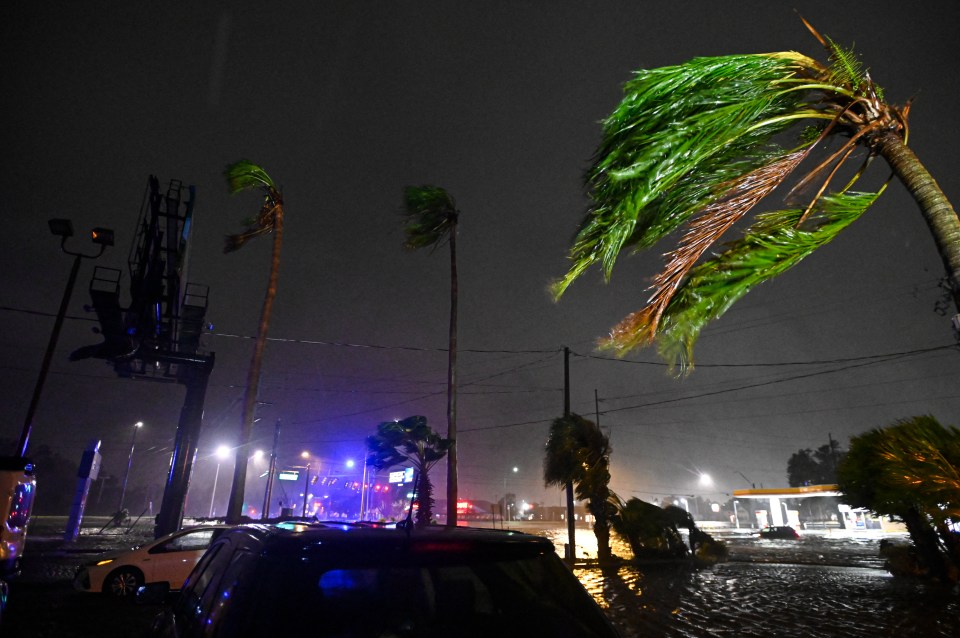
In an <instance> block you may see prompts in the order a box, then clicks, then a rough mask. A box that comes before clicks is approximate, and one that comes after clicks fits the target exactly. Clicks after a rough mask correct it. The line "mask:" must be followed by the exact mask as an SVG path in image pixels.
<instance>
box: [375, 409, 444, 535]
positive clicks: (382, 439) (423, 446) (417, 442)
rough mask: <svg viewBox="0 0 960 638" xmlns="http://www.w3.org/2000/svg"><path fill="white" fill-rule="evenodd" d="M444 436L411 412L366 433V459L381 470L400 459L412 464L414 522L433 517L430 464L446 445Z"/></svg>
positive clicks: (441, 453)
mask: <svg viewBox="0 0 960 638" xmlns="http://www.w3.org/2000/svg"><path fill="white" fill-rule="evenodd" d="M450 447H451V444H450V441H449V440H448V439H444V438H441V437H440V435H439V434H437V433H436V432H434V431H433V430H432V429H430V426H429V425H427V418H426V417H423V416H411V417H407V418H406V419H403V420H402V421H386V422H384V423H381V424H379V425H378V426H377V433H376V434H374V435H373V436H368V437H367V450H368V451H369V456H368V457H367V462H368V463H369V464H370V465H372V466H373V467H375V468H377V469H378V470H381V469H383V468H387V467H393V466H394V465H400V464H402V463H409V464H411V465H412V466H413V468H414V470H415V472H416V474H417V480H416V488H415V489H416V494H415V498H416V501H417V503H418V504H419V508H418V509H417V516H416V526H417V527H423V526H424V525H429V524H430V521H431V520H432V519H433V502H434V501H433V483H432V482H431V481H430V468H432V467H433V466H434V465H435V464H436V463H437V462H438V461H439V460H440V459H442V458H443V457H444V456H445V455H446V454H447V452H448V450H449V449H450Z"/></svg>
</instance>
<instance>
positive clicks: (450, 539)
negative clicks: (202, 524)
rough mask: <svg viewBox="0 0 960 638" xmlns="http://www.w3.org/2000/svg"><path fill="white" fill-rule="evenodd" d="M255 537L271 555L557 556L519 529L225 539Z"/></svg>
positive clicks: (284, 526) (354, 528)
mask: <svg viewBox="0 0 960 638" xmlns="http://www.w3.org/2000/svg"><path fill="white" fill-rule="evenodd" d="M238 534H239V535H245V536H248V537H253V538H254V539H256V540H257V541H258V543H259V544H260V545H261V546H262V547H263V548H264V550H267V551H270V552H279V553H288V552H302V551H304V550H305V549H310V548H316V547H319V546H326V547H330V546H335V547H343V548H344V549H347V548H354V547H355V548H364V550H367V549H370V550H378V551H391V552H392V551H415V552H418V553H435V554H445V553H451V552H455V553H458V554H476V555H501V554H511V555H513V554H516V553H520V554H524V555H534V554H543V553H555V549H554V546H553V542H552V541H550V540H549V539H547V538H544V537H542V536H534V535H532V534H525V533H522V532H517V531H513V530H497V529H486V528H467V527H448V526H442V525H430V526H427V527H424V528H419V529H412V530H408V529H403V528H399V529H398V528H390V527H382V526H370V525H365V524H357V523H331V522H322V523H306V522H292V523H279V524H268V525H263V524H251V525H242V526H239V527H237V528H234V529H232V530H228V531H226V532H224V533H223V534H222V535H221V537H220V538H221V540H222V539H229V538H232V537H235V536H236V535H238Z"/></svg>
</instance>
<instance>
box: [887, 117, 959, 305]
mask: <svg viewBox="0 0 960 638" xmlns="http://www.w3.org/2000/svg"><path fill="white" fill-rule="evenodd" d="M877 150H878V152H879V153H880V155H882V156H883V157H884V158H885V159H886V160H887V162H888V163H889V164H890V166H891V168H893V171H894V173H895V174H896V175H897V177H898V178H899V179H900V181H901V182H903V185H904V186H906V187H907V190H908V191H909V192H910V195H912V196H913V199H914V200H915V201H916V202H917V204H918V205H919V206H920V212H921V213H922V214H923V218H924V220H926V222H927V226H928V227H929V228H930V233H931V234H932V235H933V240H934V242H936V245H937V250H938V251H939V253H940V258H941V259H942V260H943V265H944V268H945V269H946V273H947V279H948V280H949V282H950V290H951V292H952V293H953V301H954V304H955V306H956V308H957V312H960V219H958V218H957V213H956V211H954V209H953V206H952V205H951V204H950V201H949V200H948V199H947V197H946V195H944V194H943V191H942V190H940V186H938V185H937V182H936V180H934V179H933V177H932V176H931V175H930V173H929V172H928V171H927V169H926V168H924V166H923V164H921V163H920V160H919V159H918V158H917V156H916V154H914V152H913V151H912V150H911V149H910V148H909V147H908V146H907V145H906V144H905V143H904V142H903V139H902V138H901V137H900V136H899V135H897V134H895V133H893V132H890V133H885V134H884V135H881V136H880V137H879V138H878V139H877Z"/></svg>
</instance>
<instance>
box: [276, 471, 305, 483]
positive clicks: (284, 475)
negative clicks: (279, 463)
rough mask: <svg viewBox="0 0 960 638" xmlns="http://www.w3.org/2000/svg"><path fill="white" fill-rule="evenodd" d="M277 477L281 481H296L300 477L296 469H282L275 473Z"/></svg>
mask: <svg viewBox="0 0 960 638" xmlns="http://www.w3.org/2000/svg"><path fill="white" fill-rule="evenodd" d="M277 478H278V479H280V480H281V481H296V480H297V479H298V478H300V472H298V471H297V470H284V471H281V472H280V473H279V474H277Z"/></svg>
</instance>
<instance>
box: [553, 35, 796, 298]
mask: <svg viewBox="0 0 960 638" xmlns="http://www.w3.org/2000/svg"><path fill="white" fill-rule="evenodd" d="M814 65H815V63H814V62H813V61H812V60H809V59H808V58H805V57H803V56H800V55H798V54H792V53H784V54H769V55H736V56H724V57H716V58H696V59H694V60H691V61H690V62H687V63H685V64H682V65H678V66H671V67H664V68H659V69H653V70H649V71H640V72H638V73H637V74H636V77H635V78H634V79H633V80H631V81H630V82H628V83H627V85H626V86H625V89H624V92H625V96H624V98H623V100H622V101H621V103H620V105H619V106H618V107H617V108H616V110H615V111H614V112H613V113H612V114H611V115H610V117H609V118H607V120H606V121H605V122H604V125H603V140H602V142H601V145H600V148H599V150H598V152H597V155H596V158H595V160H594V164H593V167H592V168H591V169H590V170H589V171H588V173H587V176H586V181H587V188H588V191H589V194H590V196H591V198H592V199H593V201H594V205H593V206H592V208H591V209H590V210H589V211H588V213H587V215H586V216H585V218H584V221H583V223H582V224H581V226H580V229H579V232H578V234H577V236H576V238H575V240H574V244H573V247H572V248H571V251H570V259H571V261H573V265H572V266H571V268H570V271H569V272H568V273H567V275H566V276H565V277H564V278H563V279H561V280H560V281H559V282H557V284H555V286H554V288H553V292H554V295H555V296H558V297H559V296H560V295H561V294H563V292H564V290H565V289H566V288H567V287H568V286H569V285H570V283H572V282H573V280H575V279H576V278H577V277H579V276H580V275H581V274H582V273H583V272H584V271H585V270H586V269H587V268H589V267H590V266H591V265H593V264H595V263H601V264H602V266H603V271H604V275H605V277H607V278H609V276H610V273H611V270H612V268H613V266H614V263H615V261H616V258H617V256H618V254H619V252H620V250H621V249H622V248H623V247H624V246H634V247H635V248H637V249H640V248H644V247H647V246H650V245H651V244H653V243H654V242H656V241H657V240H658V239H660V238H662V237H663V236H664V235H666V234H668V233H669V232H671V231H672V230H674V229H675V228H677V227H678V226H679V225H680V224H682V223H684V222H685V221H686V220H687V219H688V218H689V217H690V216H691V215H693V214H694V213H696V212H697V211H698V210H700V209H702V208H703V207H705V206H707V205H709V204H710V203H711V202H713V201H715V200H716V199H718V198H722V197H723V196H724V195H725V193H726V191H725V190H724V188H725V186H726V187H729V185H730V184H731V183H732V182H733V180H735V178H737V177H739V176H741V175H744V174H746V173H749V172H751V171H753V170H755V169H757V168H758V167H760V166H762V165H764V164H768V163H770V162H772V161H775V160H776V159H777V158H779V157H781V156H783V155H785V154H786V153H788V152H789V151H785V150H783V149H780V148H778V147H776V146H775V145H773V144H772V143H771V142H770V140H771V138H772V137H773V136H774V135H776V134H777V133H779V132H781V131H783V130H784V129H786V128H787V127H789V126H791V125H792V124H793V120H794V119H796V118H799V117H801V116H802V115H803V114H807V115H810V113H809V110H808V108H807V106H806V104H805V102H804V99H803V98H804V96H803V94H802V93H801V92H795V91H791V90H787V88H788V87H789V86H790V81H791V80H792V79H794V78H796V76H797V75H798V74H803V73H807V72H809V71H810V69H813V68H814Z"/></svg>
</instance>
